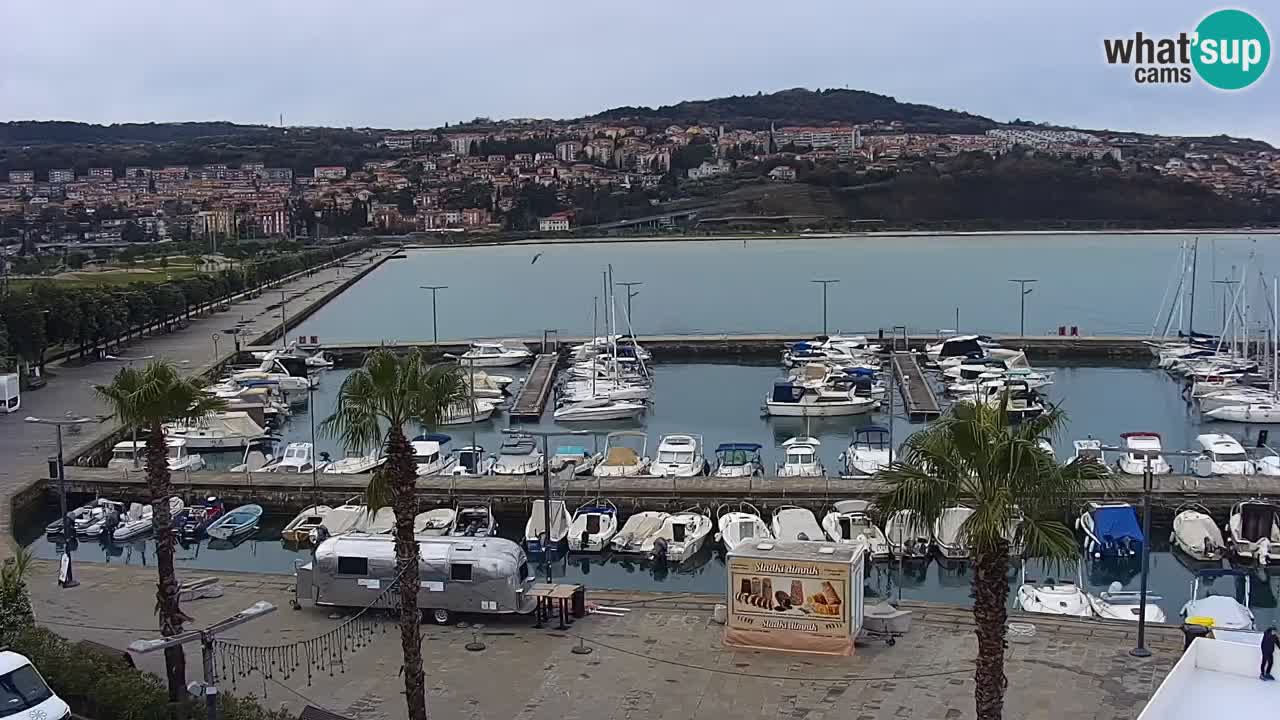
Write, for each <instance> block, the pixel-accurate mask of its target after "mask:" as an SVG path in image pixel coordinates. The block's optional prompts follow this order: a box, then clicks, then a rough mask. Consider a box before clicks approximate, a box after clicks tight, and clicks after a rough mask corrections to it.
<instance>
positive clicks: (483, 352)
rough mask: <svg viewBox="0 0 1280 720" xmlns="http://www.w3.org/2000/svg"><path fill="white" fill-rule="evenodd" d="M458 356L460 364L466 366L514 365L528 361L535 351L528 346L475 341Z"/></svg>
mask: <svg viewBox="0 0 1280 720" xmlns="http://www.w3.org/2000/svg"><path fill="white" fill-rule="evenodd" d="M457 358H458V364H459V365H462V366H464V367H513V366H515V365H520V364H523V363H525V362H528V361H529V360H530V359H531V358H533V353H532V352H530V351H529V349H528V348H525V347H515V346H508V345H507V344H505V343H502V342H473V343H471V347H470V348H469V349H468V350H467V351H466V352H464V353H462V354H461V355H458V356H457Z"/></svg>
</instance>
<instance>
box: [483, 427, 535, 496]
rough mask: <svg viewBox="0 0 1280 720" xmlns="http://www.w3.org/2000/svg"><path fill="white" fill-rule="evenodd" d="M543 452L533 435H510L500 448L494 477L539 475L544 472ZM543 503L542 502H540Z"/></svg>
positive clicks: (494, 465)
mask: <svg viewBox="0 0 1280 720" xmlns="http://www.w3.org/2000/svg"><path fill="white" fill-rule="evenodd" d="M542 461H543V458H542V450H539V449H538V443H537V442H536V441H535V440H534V439H533V436H531V435H508V436H507V437H506V438H505V439H503V441H502V445H501V446H500V447H499V448H498V457H497V458H496V459H495V460H494V463H493V474H494V475H538V474H540V473H541V472H542ZM539 502H541V501H539Z"/></svg>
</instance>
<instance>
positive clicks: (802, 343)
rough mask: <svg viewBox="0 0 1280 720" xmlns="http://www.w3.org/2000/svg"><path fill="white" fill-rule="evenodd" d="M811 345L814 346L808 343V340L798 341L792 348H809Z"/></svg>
mask: <svg viewBox="0 0 1280 720" xmlns="http://www.w3.org/2000/svg"><path fill="white" fill-rule="evenodd" d="M810 347H812V346H811V345H809V343H807V342H798V343H796V344H794V345H792V346H791V349H792V350H808V349H809V348H810Z"/></svg>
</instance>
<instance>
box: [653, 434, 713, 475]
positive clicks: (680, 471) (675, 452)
mask: <svg viewBox="0 0 1280 720" xmlns="http://www.w3.org/2000/svg"><path fill="white" fill-rule="evenodd" d="M649 474H650V475H655V476H658V477H697V476H699V475H706V474H707V460H706V458H704V457H703V456H702V436H701V435H664V436H663V437H662V439H661V440H659V441H658V456H657V457H656V458H654V459H653V462H651V463H649Z"/></svg>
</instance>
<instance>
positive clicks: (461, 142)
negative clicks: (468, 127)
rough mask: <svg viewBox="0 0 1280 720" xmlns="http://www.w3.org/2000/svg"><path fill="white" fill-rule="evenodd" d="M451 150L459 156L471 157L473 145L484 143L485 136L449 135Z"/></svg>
mask: <svg viewBox="0 0 1280 720" xmlns="http://www.w3.org/2000/svg"><path fill="white" fill-rule="evenodd" d="M447 137H448V140H449V148H450V149H451V150H453V152H454V153H455V154H457V155H463V156H466V155H470V154H471V143H473V142H474V143H480V142H483V141H484V136H483V135H471V134H467V135H449V136H447Z"/></svg>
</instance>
